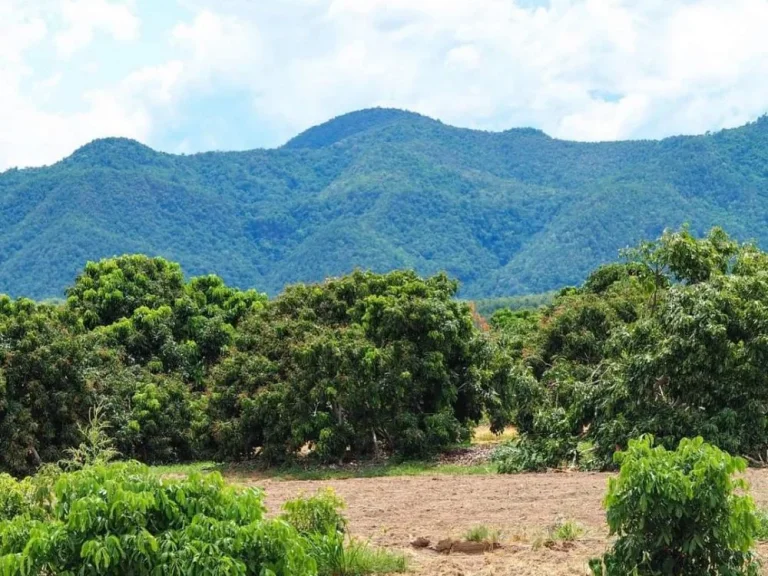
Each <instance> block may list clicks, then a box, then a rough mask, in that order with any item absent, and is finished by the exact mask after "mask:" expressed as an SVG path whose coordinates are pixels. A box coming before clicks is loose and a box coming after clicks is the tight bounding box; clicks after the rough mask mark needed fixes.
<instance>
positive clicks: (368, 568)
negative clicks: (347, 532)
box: [308, 531, 408, 576]
mask: <svg viewBox="0 0 768 576" xmlns="http://www.w3.org/2000/svg"><path fill="white" fill-rule="evenodd" d="M308 542H309V549H310V554H311V556H312V557H313V558H314V559H315V560H316V562H317V572H318V575H319V576H363V575H365V574H392V573H399V572H405V571H406V570H407V569H408V561H407V558H406V557H405V555H404V554H399V553H394V552H390V551H388V550H384V549H381V548H373V547H371V546H369V545H368V543H366V542H362V541H360V540H353V539H349V540H347V541H346V543H345V539H344V536H343V535H342V534H340V533H339V532H332V531H331V532H328V533H327V534H312V535H310V536H309V537H308Z"/></svg>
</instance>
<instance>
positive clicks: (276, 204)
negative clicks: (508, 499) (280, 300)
mask: <svg viewBox="0 0 768 576" xmlns="http://www.w3.org/2000/svg"><path fill="white" fill-rule="evenodd" d="M683 222H690V223H691V225H692V227H693V229H694V230H695V231H703V230H704V229H706V228H707V227H709V226H711V225H714V224H721V225H724V226H725V227H726V228H727V229H729V230H730V231H731V232H733V233H734V235H735V236H737V237H740V238H742V239H743V238H751V237H754V238H756V239H757V240H758V241H760V242H761V243H762V244H764V245H765V244H766V241H768V233H764V232H763V230H766V229H768V228H766V226H765V224H766V223H768V119H766V118H765V117H761V118H760V119H758V120H756V121H755V122H752V123H749V124H747V125H745V126H743V127H740V128H733V129H728V130H723V131H719V132H716V133H713V134H705V135H697V136H675V137H670V138H665V139H662V140H635V141H621V142H604V143H581V142H572V141H565V140H558V139H555V138H552V137H550V136H548V135H546V134H545V133H543V132H542V131H540V130H536V129H532V128H518V129H511V130H506V131H503V132H485V131H479V130H472V129H468V128H457V127H452V126H449V125H446V124H443V123H442V122H440V121H438V120H434V119H431V118H428V117H425V116H421V115H419V114H415V113H411V112H407V111H400V110H395V109H370V110H363V111H358V112H354V113H350V114H346V115H343V116H341V117H337V118H335V119H332V120H329V121H328V122H325V123H323V124H320V125H318V126H316V127H313V128H310V129H309V130H306V131H304V132H302V133H301V134H299V135H297V136H296V137H295V138H292V139H291V140H289V141H288V142H287V143H286V144H285V145H283V146H281V147H278V148H274V149H256V150H250V151H241V152H204V153H198V154H191V155H174V154H168V153H165V152H160V151H155V150H153V149H151V148H150V147H148V146H145V145H144V144H141V143H139V142H137V141H134V140H130V139H125V138H108V139H99V140H95V141H93V142H90V143H88V144H86V145H84V146H82V147H80V148H78V150H76V151H75V152H74V153H73V154H72V155H70V156H69V157H67V158H65V159H63V160H62V161H60V162H58V163H56V164H53V165H51V166H48V167H41V168H31V169H23V170H9V171H6V172H3V173H1V174H0V292H8V293H11V294H13V295H26V296H33V297H37V298H41V297H49V296H60V295H61V291H62V289H63V287H64V286H66V285H68V284H70V283H71V281H72V279H73V278H74V276H75V274H76V273H77V272H78V270H80V269H81V268H82V267H83V265H84V264H85V262H86V260H89V259H90V260H93V259H98V258H102V257H107V256H112V255H117V254H122V253H128V252H145V253H148V254H150V255H161V256H165V257H167V258H170V259H172V260H176V261H179V262H180V263H181V264H182V267H183V268H184V270H185V271H186V272H187V273H188V274H190V275H198V274H203V273H209V272H212V273H218V274H220V275H221V276H223V277H224V279H225V280H227V281H228V282H230V283H232V284H235V285H238V286H241V287H255V288H257V289H261V290H265V291H267V292H270V293H275V292H278V291H279V290H280V289H281V288H282V287H283V285H284V284H286V283H289V282H295V281H314V280H321V279H323V278H324V277H326V276H333V275H338V274H342V273H345V272H349V271H350V270H352V269H353V268H355V267H362V268H371V269H374V270H376V271H385V270H390V269H393V268H413V269H416V270H418V271H419V272H420V273H423V274H431V273H434V272H437V271H440V270H447V271H448V272H449V273H450V274H452V275H454V276H456V277H458V278H459V279H460V280H461V282H462V294H463V295H465V296H468V297H484V296H495V295H513V294H521V293H530V292H545V291H547V290H550V289H553V288H557V287H560V286H562V285H565V284H571V283H576V282H579V281H580V280H581V279H582V278H583V277H584V274H586V272H587V271H588V270H589V269H591V268H592V267H594V266H595V265H597V264H599V263H600V262H603V261H608V260H612V259H614V258H615V256H616V250H618V249H619V248H621V247H624V246H626V245H629V244H633V243H634V242H636V241H637V240H639V239H641V238H647V237H653V236H654V235H656V234H658V233H659V232H660V231H661V229H663V228H664V227H675V226H679V225H680V224H682V223H683Z"/></svg>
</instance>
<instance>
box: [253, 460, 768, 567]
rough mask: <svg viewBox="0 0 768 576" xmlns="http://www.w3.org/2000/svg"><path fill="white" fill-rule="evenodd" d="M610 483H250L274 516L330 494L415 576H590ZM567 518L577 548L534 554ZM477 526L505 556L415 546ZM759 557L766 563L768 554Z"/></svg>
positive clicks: (604, 542) (760, 478)
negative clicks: (289, 502)
mask: <svg viewBox="0 0 768 576" xmlns="http://www.w3.org/2000/svg"><path fill="white" fill-rule="evenodd" d="M748 479H749V481H750V483H751V485H752V495H753V496H754V498H755V500H756V501H757V503H758V505H760V506H763V507H768V470H759V471H749V473H748ZM607 480H608V475H607V474H596V473H584V472H570V473H569V472H564V473H554V472H553V473H547V474H520V475H509V476H505V475H488V476H441V475H435V476H418V477H387V478H359V479H349V480H330V481H320V482H315V481H275V480H256V479H254V480H252V483H254V484H258V485H260V486H262V487H264V488H265V489H266V492H267V505H268V506H269V508H270V510H271V511H273V512H275V511H277V510H279V507H280V504H281V503H282V502H283V501H285V500H286V499H289V498H293V497H295V496H296V495H298V494H301V493H311V492H314V491H315V490H317V489H318V488H322V487H325V486H330V487H332V488H333V489H334V490H335V491H336V492H337V493H338V494H339V495H340V496H341V497H342V498H344V500H345V501H346V502H347V510H346V515H347V517H348V519H349V521H350V530H351V532H352V534H353V535H354V536H356V537H358V538H363V539H366V540H370V541H371V542H372V543H374V544H376V545H379V546H384V547H387V548H389V549H393V550H399V551H403V552H405V553H406V554H408V555H409V557H410V558H411V573H412V574H415V575H418V576H427V575H429V576H481V575H482V576H502V575H503V576H507V575H509V576H512V575H515V576H526V575H530V576H534V575H535V576H542V575H545V574H546V575H547V576H565V575H569V576H570V575H579V576H583V575H586V574H588V573H589V572H588V570H587V560H588V559H589V558H591V557H593V556H597V555H600V554H601V553H602V552H603V551H604V550H605V549H606V547H607V546H608V545H609V541H608V529H607V526H606V524H605V514H604V511H603V509H602V507H601V502H602V498H603V495H604V494H605V489H606V485H607ZM565 519H569V520H575V521H576V522H577V523H578V524H580V525H581V526H582V527H583V528H584V530H585V532H584V534H583V535H582V536H581V537H580V538H579V539H578V540H576V541H575V542H574V543H573V546H555V547H554V548H552V549H550V548H547V547H543V546H534V543H535V541H536V539H537V537H539V536H540V535H541V534H544V533H545V532H546V530H547V529H548V528H549V527H551V526H552V525H554V524H555V523H557V522H558V521H559V520H565ZM478 524H485V525H486V526H488V527H490V528H495V529H500V530H502V532H503V536H502V539H501V542H502V544H503V548H502V549H500V550H496V551H494V552H488V553H485V554H480V555H462V554H450V555H443V554H438V553H436V552H433V551H431V550H428V549H421V550H417V549H414V548H412V547H411V546H410V542H411V541H413V540H414V539H415V538H417V537H426V538H429V539H430V540H431V541H432V542H433V543H436V542H437V541H438V540H440V539H442V538H448V537H454V538H460V537H461V536H462V535H463V534H464V532H465V531H466V530H468V529H469V528H471V527H473V526H476V525H478ZM759 552H760V553H761V556H762V557H763V558H768V545H761V546H760V547H759ZM765 573H766V574H768V570H766V572H765Z"/></svg>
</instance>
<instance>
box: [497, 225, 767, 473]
mask: <svg viewBox="0 0 768 576" xmlns="http://www.w3.org/2000/svg"><path fill="white" fill-rule="evenodd" d="M624 257H625V261H624V262H619V263H615V264H610V265H607V266H604V267H601V268H598V269H597V270H596V271H595V272H593V273H592V274H591V275H590V277H589V278H588V279H587V281H586V282H585V283H584V285H583V286H582V287H580V288H568V289H564V290H562V291H561V293H560V294H559V295H558V296H557V298H556V299H555V301H554V302H553V304H552V305H550V306H549V307H547V308H545V309H544V310H543V311H540V312H536V313H534V314H533V315H531V313H530V312H526V311H523V312H519V311H518V312H497V315H498V318H496V317H494V318H496V319H495V320H493V321H492V324H494V325H495V326H496V329H497V330H498V331H500V332H501V334H502V336H503V337H504V338H505V339H506V341H507V342H508V344H507V347H508V349H509V350H510V351H511V354H512V355H513V356H515V357H516V362H515V363H514V367H513V369H512V370H511V371H510V373H509V374H510V376H511V378H510V390H509V393H510V395H511V397H512V405H513V406H515V408H514V410H513V415H512V420H513V423H514V425H515V427H516V429H517V431H518V432H519V436H518V438H516V439H515V440H514V441H513V442H512V443H511V444H510V445H508V446H506V447H503V448H501V449H499V450H498V452H497V461H498V462H499V469H500V470H502V471H504V472H517V471H521V470H541V469H544V468H549V467H561V466H578V467H581V468H605V467H610V466H612V464H613V461H612V456H613V453H614V452H615V451H616V450H617V449H620V448H622V447H626V445H627V441H628V440H629V439H630V438H633V437H637V436H639V435H641V434H644V433H652V434H654V435H655V436H656V438H657V440H658V441H659V442H660V443H661V444H663V445H664V446H666V447H667V448H671V447H674V446H675V445H677V443H678V442H679V440H680V439H681V438H684V437H693V436H702V437H704V438H705V440H706V441H708V442H711V443H713V444H715V445H716V446H719V447H720V448H722V449H724V450H727V451H729V452H731V453H736V454H742V455H745V456H747V457H749V458H752V459H755V460H759V459H761V458H762V457H763V455H764V454H765V453H766V450H768V421H766V419H765V413H766V411H768V395H767V392H766V391H768V380H766V375H765V372H764V370H763V369H762V366H763V365H764V361H765V360H764V359H765V358H766V357H768V349H766V348H765V338H764V333H765V332H764V331H765V328H764V327H765V326H768V265H767V264H768V260H766V257H765V253H763V252H761V251H759V250H758V249H757V248H755V247H754V246H753V245H751V244H738V243H736V242H734V241H733V240H731V239H730V238H729V237H728V236H727V235H726V234H725V233H724V232H723V231H722V230H720V229H713V230H712V231H711V232H710V233H709V234H708V235H707V236H706V237H704V238H701V239H697V238H695V237H694V236H693V235H692V234H691V232H690V231H689V230H688V229H686V228H683V229H682V230H680V231H677V232H672V231H667V232H665V233H664V234H662V236H661V237H660V238H659V239H658V240H656V241H654V242H643V243H642V244H640V246H638V247H637V248H634V249H630V250H627V251H625V252H624Z"/></svg>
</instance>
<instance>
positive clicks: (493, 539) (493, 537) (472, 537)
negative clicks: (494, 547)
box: [464, 524, 501, 544]
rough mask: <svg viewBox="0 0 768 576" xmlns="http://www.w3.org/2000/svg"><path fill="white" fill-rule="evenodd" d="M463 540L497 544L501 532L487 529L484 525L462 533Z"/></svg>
mask: <svg viewBox="0 0 768 576" xmlns="http://www.w3.org/2000/svg"><path fill="white" fill-rule="evenodd" d="M464 539H465V540H467V541H469V542H490V543H492V544H497V543H498V542H499V540H500V539H501V530H498V529H491V528H488V526H486V525H485V524H480V525H478V526H473V527H472V528H470V529H469V530H467V531H466V532H465V533H464Z"/></svg>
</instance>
